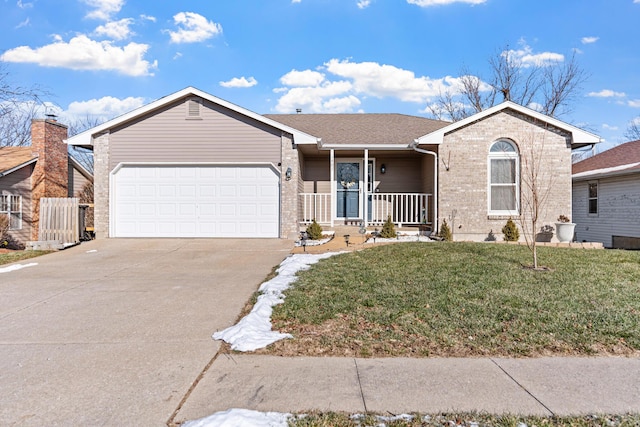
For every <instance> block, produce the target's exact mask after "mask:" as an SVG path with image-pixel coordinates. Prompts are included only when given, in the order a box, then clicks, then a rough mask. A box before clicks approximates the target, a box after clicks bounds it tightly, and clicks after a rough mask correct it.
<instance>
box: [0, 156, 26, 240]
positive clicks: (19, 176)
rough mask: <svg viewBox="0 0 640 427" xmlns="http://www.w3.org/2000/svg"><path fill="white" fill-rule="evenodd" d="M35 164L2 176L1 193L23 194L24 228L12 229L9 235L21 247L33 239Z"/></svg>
mask: <svg viewBox="0 0 640 427" xmlns="http://www.w3.org/2000/svg"><path fill="white" fill-rule="evenodd" d="M32 172H33V164H31V165H28V166H25V167H23V168H21V169H18V170H17V171H14V172H12V173H10V174H8V175H6V176H3V177H2V178H0V193H2V194H12V195H14V196H22V230H11V231H9V236H11V238H12V239H14V240H15V241H16V242H17V243H19V244H20V247H22V246H24V244H25V243H26V242H27V241H29V240H31V174H32Z"/></svg>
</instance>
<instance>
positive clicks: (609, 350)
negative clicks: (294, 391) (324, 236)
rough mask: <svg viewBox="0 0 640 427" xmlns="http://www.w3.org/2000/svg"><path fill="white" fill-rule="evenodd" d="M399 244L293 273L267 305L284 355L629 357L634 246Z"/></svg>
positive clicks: (635, 298)
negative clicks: (536, 264)
mask: <svg viewBox="0 0 640 427" xmlns="http://www.w3.org/2000/svg"><path fill="white" fill-rule="evenodd" d="M538 251H539V260H540V264H541V265H544V266H547V267H549V269H550V270H549V271H533V270H531V269H528V268H523V265H528V264H530V263H531V256H530V252H529V250H528V249H527V248H526V247H524V246H516V245H501V244H483V243H433V244H425V243H398V244H393V245H386V246H380V247H375V248H371V249H367V250H363V251H360V252H352V253H348V254H342V255H336V256H334V257H331V258H328V259H326V260H323V261H321V262H319V263H318V264H316V265H314V266H313V267H312V268H311V269H310V270H308V271H304V272H301V273H300V274H299V280H298V281H297V282H296V283H295V285H294V286H293V287H292V288H291V289H290V290H288V291H287V292H286V300H285V303H284V304H282V305H279V306H276V307H275V308H274V313H273V317H272V319H273V324H274V329H276V330H280V331H283V332H290V333H292V334H293V335H294V337H295V338H294V339H293V340H284V341H281V342H279V343H276V344H274V345H273V346H272V347H270V348H269V349H268V350H267V351H268V352H272V353H276V354H283V355H297V354H301V355H302V354H305V355H340V356H347V355H348V356H357V357H384V356H410V357H411V356H415V357H427V356H484V355H499V356H516V357H517V356H539V355H561V354H577V355H596V354H627V355H628V354H634V353H635V354H637V352H638V351H639V350H640V333H639V332H638V331H640V252H625V251H608V250H607V251H605V250H582V249H567V248H551V247H541V248H539V249H538Z"/></svg>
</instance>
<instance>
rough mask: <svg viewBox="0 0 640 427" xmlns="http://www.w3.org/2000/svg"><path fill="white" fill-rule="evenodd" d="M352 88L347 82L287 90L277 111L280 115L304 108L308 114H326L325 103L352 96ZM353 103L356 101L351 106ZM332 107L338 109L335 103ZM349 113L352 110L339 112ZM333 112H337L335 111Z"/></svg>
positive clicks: (277, 106) (280, 100)
mask: <svg viewBox="0 0 640 427" xmlns="http://www.w3.org/2000/svg"><path fill="white" fill-rule="evenodd" d="M352 88H353V86H352V84H351V83H350V82H347V81H338V82H325V83H323V84H322V85H320V86H315V87H294V88H292V89H289V90H287V91H286V93H285V94H284V95H283V96H281V97H280V99H279V100H278V105H276V108H275V109H276V111H278V112H280V113H292V112H294V111H295V110H296V108H302V110H303V111H305V112H308V113H324V112H326V110H325V103H327V102H329V101H331V100H332V99H334V98H342V97H348V96H350V95H349V92H350V91H351V90H352ZM325 99H326V101H325ZM353 103H354V101H353V100H352V101H351V104H353ZM343 105H344V104H343ZM331 106H332V107H333V108H335V107H336V104H335V101H334V102H333V103H332V104H331ZM349 111H350V110H343V111H339V112H342V113H344V112H349ZM333 112H337V111H335V110H334V111H333Z"/></svg>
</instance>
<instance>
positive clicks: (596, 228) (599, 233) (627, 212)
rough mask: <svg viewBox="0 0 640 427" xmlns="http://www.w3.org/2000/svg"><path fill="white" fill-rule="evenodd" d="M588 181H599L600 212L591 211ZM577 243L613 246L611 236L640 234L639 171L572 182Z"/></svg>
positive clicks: (634, 235)
mask: <svg viewBox="0 0 640 427" xmlns="http://www.w3.org/2000/svg"><path fill="white" fill-rule="evenodd" d="M589 182H598V213H597V214H589V213H588V212H589V211H588V203H589V202H588V199H589ZM572 221H573V222H575V223H576V239H577V241H578V242H582V241H587V242H601V243H602V244H603V245H604V246H605V247H611V246H612V236H626V237H640V174H633V175H627V176H621V177H615V178H605V179H600V180H590V181H578V182H574V184H573V218H572Z"/></svg>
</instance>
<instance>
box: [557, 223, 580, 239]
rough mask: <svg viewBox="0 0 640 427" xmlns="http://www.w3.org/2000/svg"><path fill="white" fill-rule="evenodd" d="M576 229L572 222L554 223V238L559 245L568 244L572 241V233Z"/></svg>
mask: <svg viewBox="0 0 640 427" xmlns="http://www.w3.org/2000/svg"><path fill="white" fill-rule="evenodd" d="M575 228H576V224H575V223H573V222H556V236H557V237H558V240H560V242H561V243H566V242H570V241H572V240H573V233H574V230H575Z"/></svg>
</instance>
